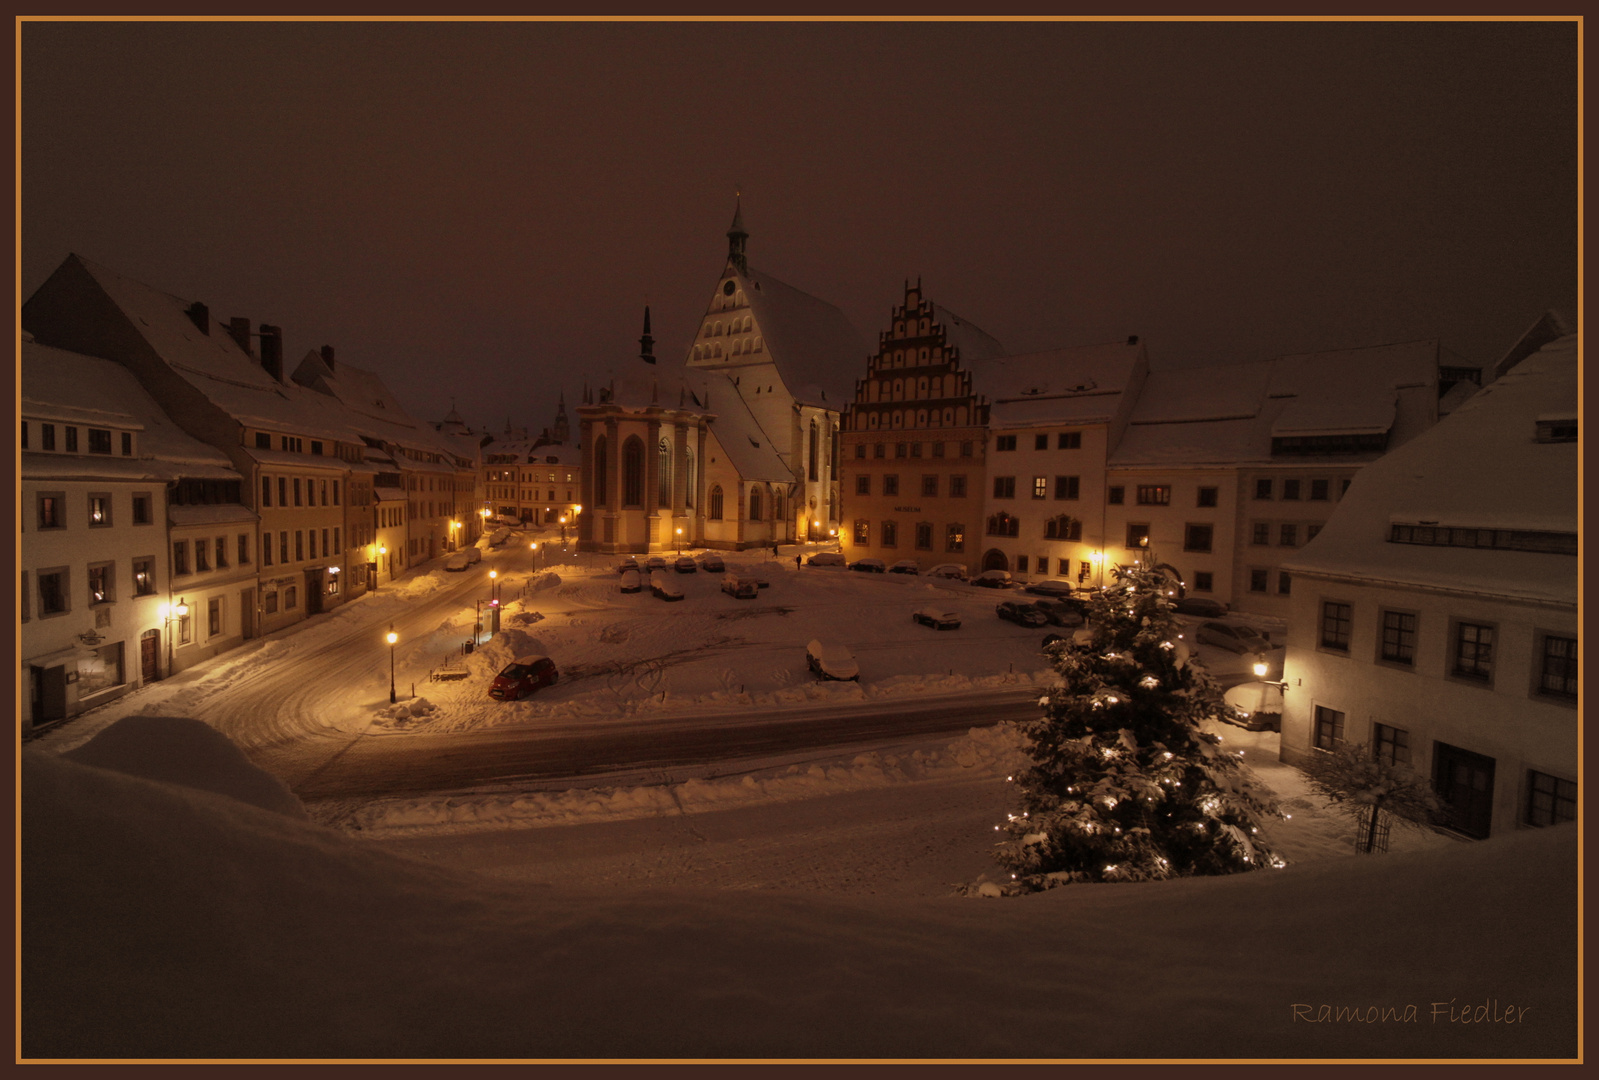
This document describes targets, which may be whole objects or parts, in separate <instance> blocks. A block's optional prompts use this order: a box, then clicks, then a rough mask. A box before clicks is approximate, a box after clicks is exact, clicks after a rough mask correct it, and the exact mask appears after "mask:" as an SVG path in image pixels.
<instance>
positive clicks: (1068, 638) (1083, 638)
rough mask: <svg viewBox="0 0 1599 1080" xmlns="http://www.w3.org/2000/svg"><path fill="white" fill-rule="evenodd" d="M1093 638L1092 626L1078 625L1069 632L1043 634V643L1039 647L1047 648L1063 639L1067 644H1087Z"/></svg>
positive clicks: (1090, 642)
mask: <svg viewBox="0 0 1599 1080" xmlns="http://www.w3.org/2000/svg"><path fill="white" fill-rule="evenodd" d="M1093 640H1094V630H1093V628H1092V627H1088V626H1080V627H1078V628H1077V629H1076V630H1073V631H1071V632H1070V633H1066V634H1056V633H1048V634H1045V635H1044V643H1043V645H1041V646H1040V648H1044V649H1047V648H1049V647H1050V646H1051V645H1053V644H1055V643H1056V642H1057V641H1064V642H1066V644H1068V645H1088V644H1092V642H1093Z"/></svg>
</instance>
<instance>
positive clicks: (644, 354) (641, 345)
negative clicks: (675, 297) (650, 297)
mask: <svg viewBox="0 0 1599 1080" xmlns="http://www.w3.org/2000/svg"><path fill="white" fill-rule="evenodd" d="M638 349H639V352H638V358H639V359H640V360H642V361H644V362H645V363H646V364H653V363H655V339H654V338H653V337H651V336H650V306H649V305H648V304H645V305H644V336H643V337H641V338H639V339H638Z"/></svg>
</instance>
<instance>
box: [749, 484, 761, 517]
mask: <svg viewBox="0 0 1599 1080" xmlns="http://www.w3.org/2000/svg"><path fill="white" fill-rule="evenodd" d="M749 504H750V520H751V521H760V520H761V489H760V488H758V487H752V488H750V496H749Z"/></svg>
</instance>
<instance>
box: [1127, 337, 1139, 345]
mask: <svg viewBox="0 0 1599 1080" xmlns="http://www.w3.org/2000/svg"><path fill="white" fill-rule="evenodd" d="M1127 344H1129V345H1137V344H1138V335H1137V334H1129V335H1128V336H1127Z"/></svg>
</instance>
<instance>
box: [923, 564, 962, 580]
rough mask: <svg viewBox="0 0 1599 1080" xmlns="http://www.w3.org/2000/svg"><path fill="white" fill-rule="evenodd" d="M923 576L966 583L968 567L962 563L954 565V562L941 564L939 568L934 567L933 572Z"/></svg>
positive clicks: (930, 571)
mask: <svg viewBox="0 0 1599 1080" xmlns="http://www.w3.org/2000/svg"><path fill="white" fill-rule="evenodd" d="M922 576H923V577H936V578H950V579H952V580H955V581H965V580H966V567H964V566H962V565H961V564H960V563H953V562H947V563H939V564H938V565H937V566H935V567H933V568H932V569H931V570H929V571H927V573H926V574H924V575H922Z"/></svg>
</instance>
